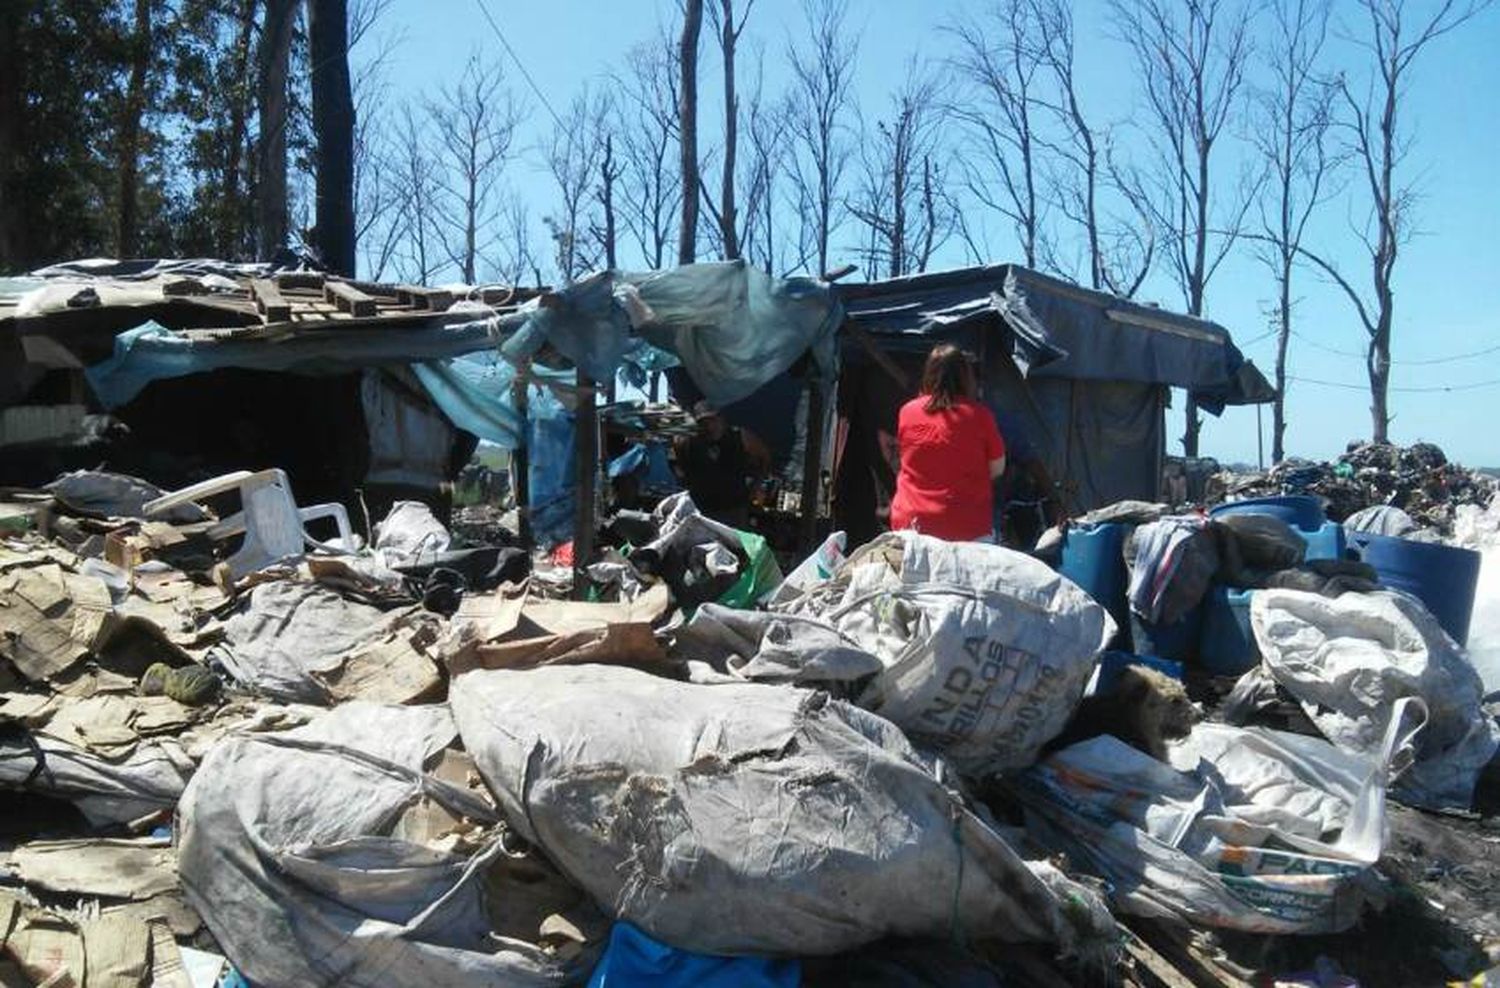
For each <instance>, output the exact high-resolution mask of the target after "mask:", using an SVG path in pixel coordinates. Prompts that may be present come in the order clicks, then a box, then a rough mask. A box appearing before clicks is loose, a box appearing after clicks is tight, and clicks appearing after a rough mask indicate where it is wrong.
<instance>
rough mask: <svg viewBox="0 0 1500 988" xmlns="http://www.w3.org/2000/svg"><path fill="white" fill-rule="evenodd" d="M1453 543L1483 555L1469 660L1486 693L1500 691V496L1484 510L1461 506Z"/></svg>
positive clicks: (1491, 501)
mask: <svg viewBox="0 0 1500 988" xmlns="http://www.w3.org/2000/svg"><path fill="white" fill-rule="evenodd" d="M1453 544H1454V545H1458V546H1462V547H1463V548H1465V549H1473V550H1474V551H1476V552H1478V553H1479V554H1480V557H1481V561H1480V563H1479V582H1478V584H1477V586H1475V588H1474V610H1473V612H1472V613H1473V617H1472V618H1471V619H1470V620H1469V640H1468V642H1467V646H1468V650H1469V662H1470V663H1472V664H1473V666H1474V669H1475V671H1476V672H1478V673H1479V678H1480V679H1481V680H1482V681H1483V682H1484V692H1485V694H1486V695H1489V694H1491V693H1500V497H1495V498H1492V499H1491V500H1490V506H1489V507H1488V508H1485V509H1483V510H1481V509H1479V508H1477V507H1475V506H1474V505H1472V504H1465V505H1461V506H1460V507H1459V509H1458V511H1457V512H1456V513H1455V515H1454V519H1453Z"/></svg>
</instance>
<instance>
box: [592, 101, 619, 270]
mask: <svg viewBox="0 0 1500 988" xmlns="http://www.w3.org/2000/svg"><path fill="white" fill-rule="evenodd" d="M611 116H612V114H611ZM602 129H603V138H604V152H603V153H602V154H601V155H600V156H599V187H598V190H597V195H598V199H599V208H600V210H602V212H601V213H600V225H599V226H597V227H595V229H594V238H595V239H596V240H598V241H599V249H600V250H602V251H604V266H605V267H607V268H610V269H611V270H613V269H615V268H617V267H619V264H620V261H619V256H618V252H617V250H616V247H617V243H616V241H617V240H618V229H619V224H618V223H617V222H616V220H615V187H616V186H617V185H618V184H619V181H620V176H621V175H622V174H623V173H624V168H625V166H624V164H623V163H622V162H621V161H620V159H619V158H617V157H615V138H614V134H612V133H611V132H610V131H609V129H608V128H607V126H606V127H605V128H602Z"/></svg>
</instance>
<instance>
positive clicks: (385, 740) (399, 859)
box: [178, 701, 580, 988]
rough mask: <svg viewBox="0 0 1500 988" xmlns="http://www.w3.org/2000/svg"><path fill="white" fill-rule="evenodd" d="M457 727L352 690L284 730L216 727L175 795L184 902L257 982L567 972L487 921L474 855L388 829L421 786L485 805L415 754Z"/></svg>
mask: <svg viewBox="0 0 1500 988" xmlns="http://www.w3.org/2000/svg"><path fill="white" fill-rule="evenodd" d="M453 738H454V727H453V721H452V718H451V717H450V716H449V714H448V711H447V709H446V708H444V707H440V706H427V707H387V706H378V705H375V704H369V703H363V702H359V701H355V702H351V703H346V704H344V705H342V706H340V707H337V708H335V709H333V710H331V711H329V712H328V713H326V714H324V715H323V716H321V717H319V718H318V719H316V720H314V721H312V722H311V723H309V724H308V725H307V726H305V727H301V728H298V729H296V730H293V731H287V732H284V733H281V734H271V735H257V736H236V737H229V738H226V739H225V740H224V741H223V742H222V743H220V744H219V745H217V746H216V747H215V748H214V749H213V750H212V751H211V752H210V753H209V755H208V757H207V758H205V759H204V761H203V765H202V766H201V767H200V769H199V770H198V773H197V775H195V776H194V777H193V781H192V782H191V783H190V784H189V786H188V788H187V791H186V792H185V793H184V794H183V797H182V805H181V807H180V809H179V820H180V823H181V834H180V840H179V848H178V862H179V863H178V867H179V870H180V872H181V878H182V887H183V890H184V892H185V893H186V896H187V899H188V901H189V902H190V903H191V904H192V906H193V907H194V908H195V909H196V910H197V911H198V912H199V914H200V915H202V917H203V920H204V922H205V923H207V924H208V927H209V929H210V930H211V931H212V932H213V934H214V937H215V938H216V940H217V941H218V943H219V945H220V947H221V948H222V949H223V950H224V953H225V954H226V955H227V956H228V957H229V959H230V960H231V961H232V962H233V963H234V965H235V966H236V967H237V968H239V970H240V971H241V972H242V973H243V974H244V975H245V977H246V978H247V979H249V980H250V981H251V982H252V983H253V984H259V985H276V986H286V988H294V986H298V988H300V986H304V985H305V986H317V985H333V984H337V985H341V986H348V988H365V986H367V988H384V986H389V985H412V986H417V988H461V986H464V988H466V986H470V985H505V986H528V988H529V986H542V985H562V984H567V983H572V980H571V979H572V978H573V977H574V976H576V975H578V974H579V973H580V972H576V971H573V972H570V971H567V970H565V969H564V968H563V967H562V966H561V965H559V964H557V963H556V962H555V961H554V960H553V959H552V958H551V957H550V956H549V955H548V954H546V953H545V952H544V951H542V950H541V949H539V948H537V947H535V946H533V945H531V944H527V943H521V942H518V941H514V940H503V939H501V938H499V937H496V936H495V935H493V934H492V933H491V932H490V922H489V920H488V918H487V917H486V915H485V910H484V900H483V888H482V886H483V883H484V878H485V870H486V867H487V866H488V865H489V864H490V863H492V862H493V861H494V860H495V859H496V858H497V857H498V856H499V855H500V854H502V853H503V851H502V848H501V845H500V840H499V838H498V836H497V837H495V838H494V839H492V840H491V841H489V842H488V843H486V844H485V845H484V846H482V847H481V848H480V849H479V850H478V851H476V852H475V853H473V854H472V855H470V854H465V853H462V852H461V851H457V850H454V851H445V850H442V849H440V848H437V847H429V846H426V845H422V844H414V843H410V842H407V841H404V840H400V839H396V838H393V837H390V836H386V835H387V834H388V833H389V832H390V829H391V828H392V826H393V825H394V824H395V823H396V820H397V817H398V816H399V815H400V813H401V811H402V810H403V809H405V808H406V807H407V806H409V805H411V804H412V803H413V802H414V801H415V800H416V799H417V798H418V797H419V796H421V795H426V796H427V797H428V798H430V799H433V800H434V801H436V802H438V803H439V804H441V805H443V806H445V807H447V808H449V809H450V810H451V811H453V812H455V813H462V814H463V815H466V816H469V817H472V818H474V819H476V820H493V819H494V813H493V811H492V810H491V809H490V808H489V807H488V806H486V805H485V804H484V803H483V802H481V801H479V800H477V799H476V798H475V797H474V796H473V795H472V794H471V793H468V792H465V791H463V790H460V789H458V788H456V787H454V786H451V785H449V784H447V783H445V782H442V781H441V780H439V779H436V778H434V777H432V776H428V775H424V774H423V772H422V766H423V763H424V762H425V761H426V760H427V759H428V758H429V757H430V756H432V755H433V754H435V753H437V752H438V751H440V750H441V749H443V748H445V747H447V746H448V744H449V743H451V742H452V740H453Z"/></svg>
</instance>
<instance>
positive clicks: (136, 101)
mask: <svg viewBox="0 0 1500 988" xmlns="http://www.w3.org/2000/svg"><path fill="white" fill-rule="evenodd" d="M130 45H131V53H130V80H129V82H127V83H126V87H125V108H124V113H123V115H122V116H121V118H120V153H119V160H118V161H117V162H116V165H117V167H118V168H119V176H120V201H119V211H118V214H117V216H116V227H115V253H116V256H118V257H121V258H127V257H134V256H135V255H136V254H137V253H138V252H139V250H140V236H139V230H138V229H137V226H138V220H137V202H136V196H137V188H136V186H137V184H138V178H139V175H140V156H141V114H142V113H144V112H145V108H146V69H147V67H148V66H149V65H150V64H151V0H135V30H134V32H133V34H132V35H131V39H130Z"/></svg>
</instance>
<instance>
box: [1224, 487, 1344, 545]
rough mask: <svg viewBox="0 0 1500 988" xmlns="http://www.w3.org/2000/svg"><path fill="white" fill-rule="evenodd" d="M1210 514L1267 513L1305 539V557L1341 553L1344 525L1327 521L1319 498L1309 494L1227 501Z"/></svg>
mask: <svg viewBox="0 0 1500 988" xmlns="http://www.w3.org/2000/svg"><path fill="white" fill-rule="evenodd" d="M1208 514H1209V517H1211V518H1222V517H1224V516H1225V515H1271V516H1272V517H1275V518H1280V519H1281V520H1282V521H1284V522H1286V523H1287V524H1288V525H1290V526H1292V528H1293V529H1295V530H1296V532H1297V534H1298V535H1300V536H1302V541H1303V542H1306V543H1307V555H1306V557H1305V558H1307V559H1340V558H1342V557H1343V555H1344V526H1342V525H1340V524H1339V523H1338V522H1333V521H1329V520H1328V518H1327V516H1326V515H1324V514H1323V502H1321V501H1319V500H1318V499H1317V498H1315V497H1313V496H1312V495H1311V494H1288V495H1285V496H1284V497H1257V498H1251V499H1249V500H1247V501H1231V502H1229V503H1228V504H1221V505H1219V506H1217V507H1215V508H1214V509H1213V510H1211V511H1210V512H1209V513H1208Z"/></svg>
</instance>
